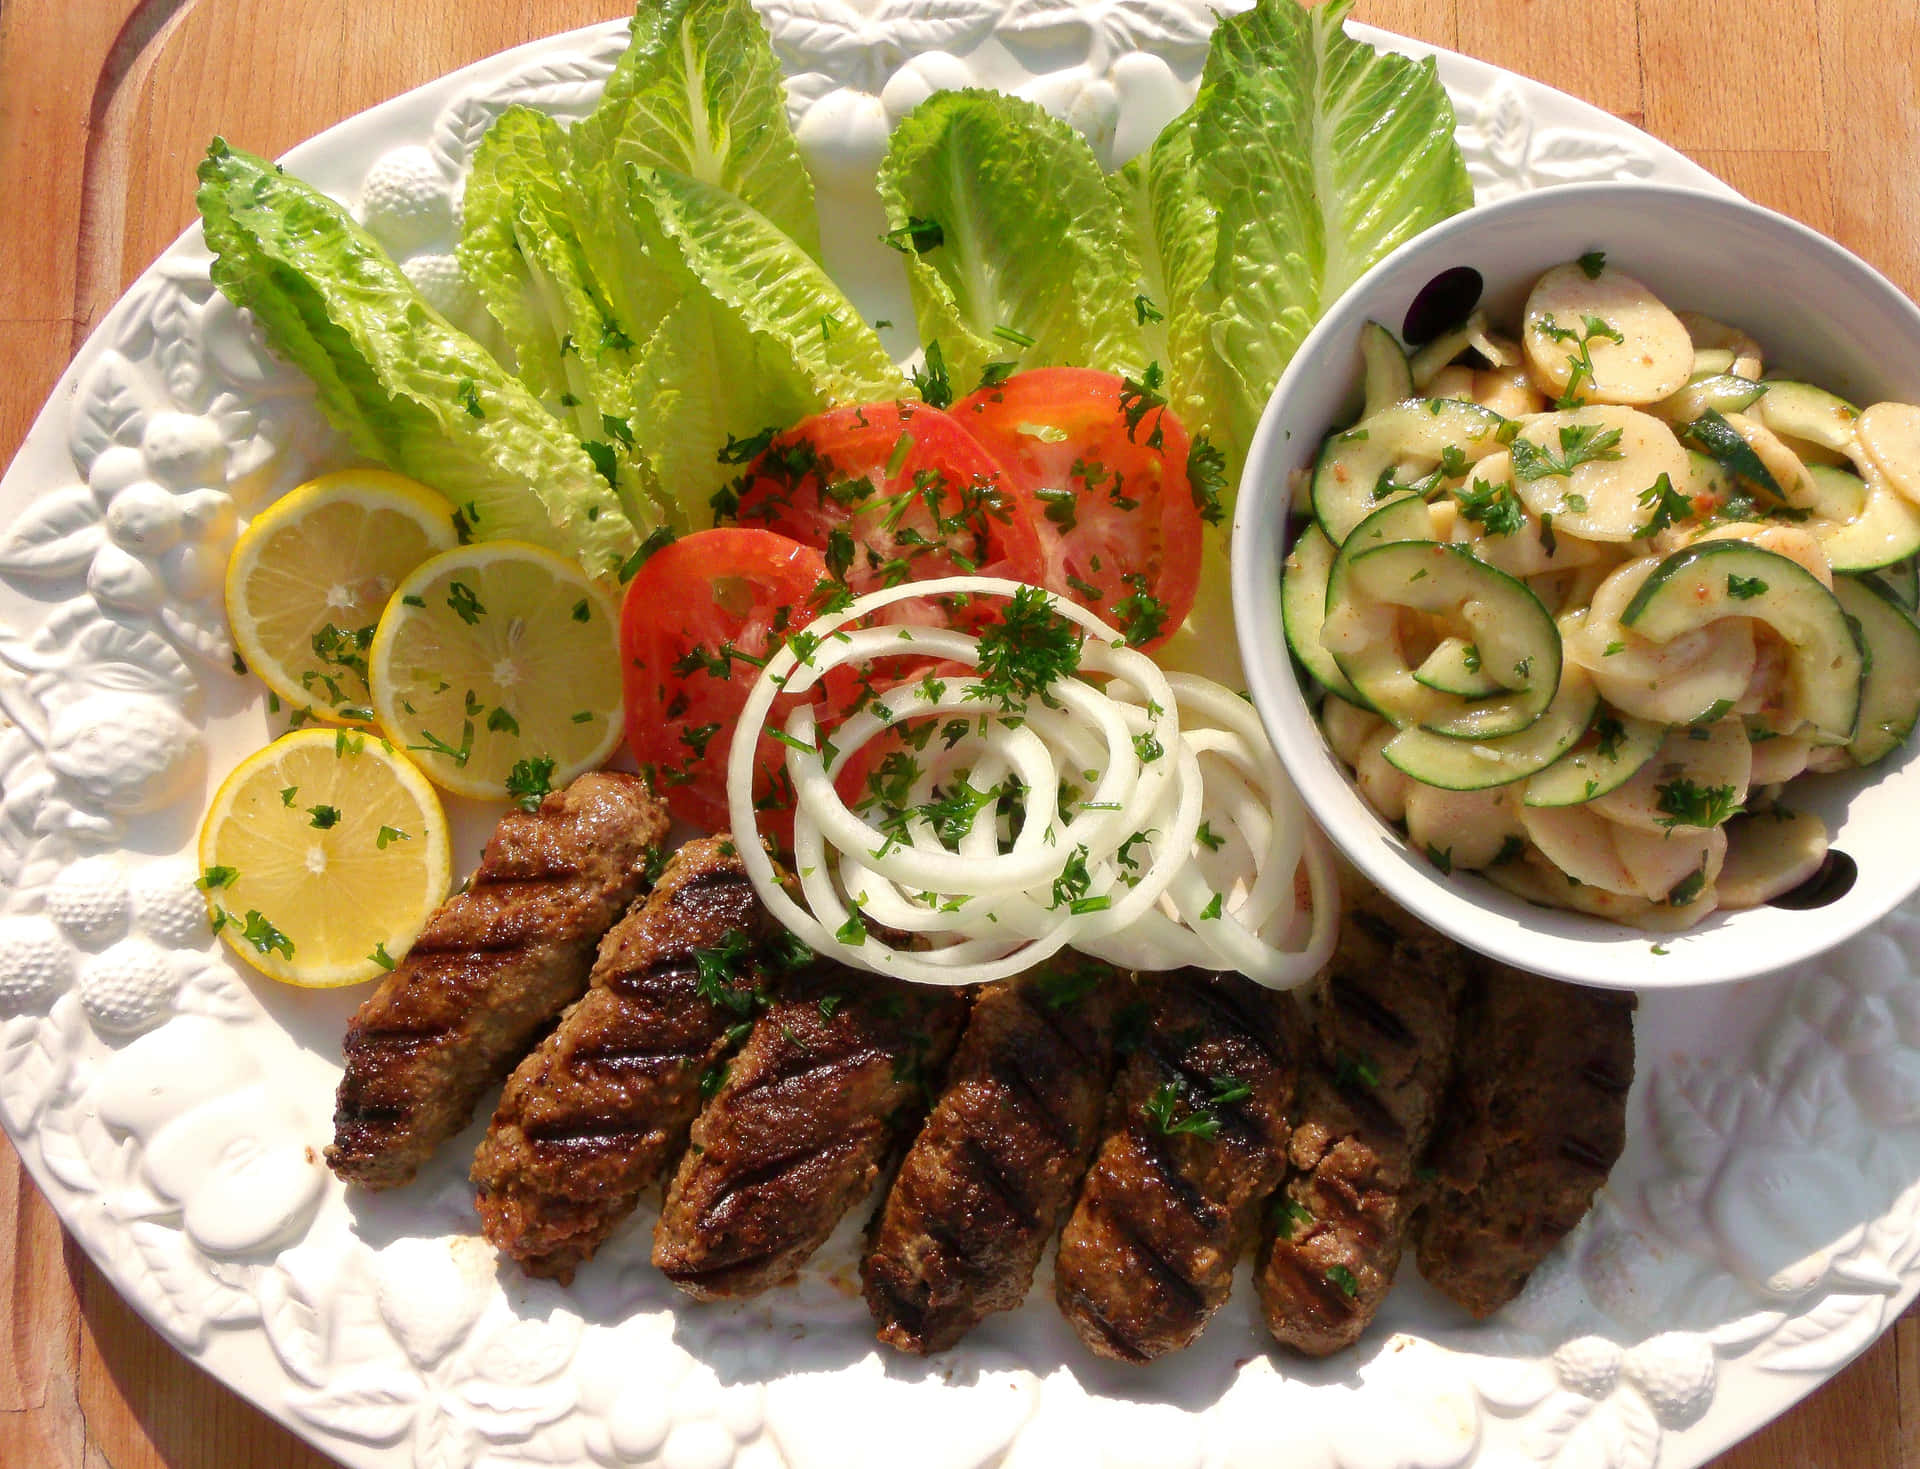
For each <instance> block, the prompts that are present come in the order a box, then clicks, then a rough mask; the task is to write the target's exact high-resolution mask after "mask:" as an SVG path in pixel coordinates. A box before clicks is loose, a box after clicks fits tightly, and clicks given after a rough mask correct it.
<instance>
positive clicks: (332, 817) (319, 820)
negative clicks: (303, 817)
mask: <svg viewBox="0 0 1920 1469" xmlns="http://www.w3.org/2000/svg"><path fill="white" fill-rule="evenodd" d="M307 817H308V821H307V825H308V826H311V827H314V828H316V829H317V830H320V831H329V830H331V829H332V828H334V827H336V826H338V825H339V824H340V808H339V807H338V806H309V807H307Z"/></svg>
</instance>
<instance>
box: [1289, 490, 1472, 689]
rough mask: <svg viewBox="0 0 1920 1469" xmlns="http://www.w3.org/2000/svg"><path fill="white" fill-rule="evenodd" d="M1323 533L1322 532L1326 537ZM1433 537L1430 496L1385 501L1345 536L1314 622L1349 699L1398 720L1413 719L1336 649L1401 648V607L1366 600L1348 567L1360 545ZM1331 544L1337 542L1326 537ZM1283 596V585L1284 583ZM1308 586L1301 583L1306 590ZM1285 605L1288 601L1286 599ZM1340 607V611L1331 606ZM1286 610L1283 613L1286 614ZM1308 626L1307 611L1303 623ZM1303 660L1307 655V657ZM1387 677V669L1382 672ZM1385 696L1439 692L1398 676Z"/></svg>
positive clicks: (1367, 547) (1371, 546) (1404, 496)
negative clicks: (1377, 695) (1350, 671)
mask: <svg viewBox="0 0 1920 1469" xmlns="http://www.w3.org/2000/svg"><path fill="white" fill-rule="evenodd" d="M1324 536H1325V533H1324V532H1322V537H1323V539H1324ZM1432 539H1433V512H1432V511H1431V510H1429V509H1428V508H1427V502H1426V501H1425V500H1423V499H1421V498H1420V497H1419V496H1418V495H1409V494H1400V495H1395V496H1394V497H1393V498H1392V499H1390V500H1387V501H1386V502H1385V503H1383V504H1382V505H1381V506H1380V508H1379V509H1378V510H1376V511H1374V512H1373V513H1372V514H1371V515H1369V516H1368V517H1367V518H1366V519H1365V520H1363V521H1361V522H1360V524H1358V525H1356V526H1355V527H1354V528H1353V531H1352V533H1351V534H1350V535H1348V537H1347V539H1346V541H1345V542H1344V543H1343V544H1342V545H1341V546H1339V547H1338V548H1337V549H1336V550H1335V551H1334V554H1333V561H1332V564H1331V565H1330V566H1329V567H1328V568H1327V576H1326V591H1325V595H1324V597H1323V598H1322V601H1321V606H1320V617H1319V621H1318V622H1316V623H1315V624H1314V627H1315V629H1316V631H1317V641H1318V643H1319V645H1320V649H1321V651H1322V652H1323V653H1324V654H1325V656H1326V657H1327V659H1328V660H1329V661H1330V662H1332V663H1333V667H1334V671H1335V672H1336V673H1338V674H1339V675H1340V677H1341V679H1342V681H1343V682H1345V683H1346V685H1347V687H1348V688H1349V689H1352V690H1353V692H1352V693H1351V694H1347V695H1344V696H1343V697H1345V698H1346V699H1347V700H1348V701H1349V702H1350V703H1354V704H1358V705H1360V706H1362V707H1363V708H1367V709H1372V710H1373V711H1374V712H1375V713H1377V714H1379V715H1380V717H1381V718H1383V719H1388V720H1391V721H1392V722H1393V723H1394V724H1395V726H1396V727H1397V726H1399V725H1401V724H1404V723H1408V722H1410V721H1411V716H1410V715H1409V714H1406V713H1402V714H1400V715H1397V716H1396V715H1395V714H1394V713H1392V712H1391V711H1390V708H1389V707H1388V706H1387V705H1381V704H1377V703H1376V702H1375V700H1374V698H1373V697H1372V696H1370V695H1368V694H1366V693H1363V692H1362V691H1361V690H1360V689H1358V688H1356V687H1355V686H1354V684H1353V681H1352V679H1351V678H1349V677H1348V676H1347V674H1346V672H1345V670H1344V669H1342V667H1341V665H1340V661H1339V658H1338V656H1337V655H1336V653H1335V645H1336V644H1343V645H1344V644H1351V645H1352V646H1354V647H1356V648H1372V647H1381V648H1387V649H1393V650H1397V649H1398V647H1399V633H1398V620H1399V614H1398V612H1397V610H1396V609H1395V608H1394V607H1392V606H1389V605H1387V604H1384V603H1367V602H1364V601H1363V600H1362V599H1360V598H1358V597H1356V596H1355V595H1354V594H1353V593H1352V591H1351V590H1350V589H1349V588H1348V586H1347V578H1348V574H1349V568H1350V567H1351V566H1352V564H1353V558H1354V557H1355V556H1357V555H1359V554H1360V553H1361V552H1362V551H1367V550H1372V549H1374V548H1375V547H1378V546H1386V545H1393V544H1397V543H1399V542H1402V541H1431V540H1432ZM1327 544H1328V545H1329V546H1331V545H1332V544H1333V543H1332V542H1331V541H1327ZM1281 590H1282V593H1283V596H1284V593H1285V587H1284V585H1283V586H1282V588H1281ZM1306 590H1307V588H1306V587H1305V586H1303V587H1302V588H1301V591H1302V592H1303V593H1304V592H1305V591H1306ZM1283 606H1284V603H1283ZM1336 607H1337V608H1339V609H1340V610H1339V611H1338V612H1337V613H1336V612H1334V610H1333V609H1335V608H1336ZM1329 614H1332V623H1333V626H1332V629H1331V634H1329V629H1328V626H1327V623H1328V619H1329ZM1283 615H1284V614H1283ZM1305 626H1306V618H1305V615H1304V612H1303V613H1302V616H1301V627H1302V628H1303V629H1304V628H1305ZM1303 661H1304V660H1303ZM1382 678H1383V680H1384V678H1385V674H1383V675H1382ZM1387 697H1388V698H1389V699H1390V700H1392V701H1393V702H1395V703H1397V704H1399V705H1404V706H1406V707H1407V708H1408V709H1413V708H1425V707H1427V706H1428V705H1430V704H1432V703H1434V702H1436V701H1437V699H1438V696H1437V695H1433V694H1431V693H1430V692H1428V691H1427V690H1424V689H1421V688H1420V687H1419V686H1418V685H1415V684H1411V683H1410V682H1408V681H1407V680H1396V681H1395V682H1394V685H1393V687H1392V689H1391V690H1390V691H1388V692H1387Z"/></svg>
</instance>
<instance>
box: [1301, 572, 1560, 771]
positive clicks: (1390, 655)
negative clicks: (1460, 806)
mask: <svg viewBox="0 0 1920 1469" xmlns="http://www.w3.org/2000/svg"><path fill="white" fill-rule="evenodd" d="M1329 596H1330V600H1329V602H1328V606H1327V621H1326V624H1325V629H1326V630H1325V634H1324V636H1325V640H1326V643H1327V651H1328V652H1330V653H1332V654H1333V656H1334V661H1335V662H1337V663H1338V664H1339V665H1340V669H1341V671H1342V672H1343V673H1345V674H1346V675H1347V677H1348V678H1349V679H1350V680H1351V681H1352V683H1353V686H1354V687H1355V688H1356V689H1358V690H1359V691H1360V692H1361V693H1362V694H1363V695H1364V696H1365V697H1366V699H1367V701H1368V702H1369V703H1370V704H1372V705H1373V706H1374V708H1376V709H1378V710H1380V712H1381V713H1383V714H1384V715H1386V717H1387V718H1388V719H1389V720H1391V721H1392V722H1393V723H1394V724H1395V725H1397V726H1399V727H1400V728H1403V729H1404V728H1405V727H1406V726H1407V725H1409V724H1418V725H1419V726H1420V727H1421V728H1423V729H1426V730H1429V731H1431V732H1432V733H1434V734H1439V735H1448V736H1451V737H1452V738H1455V739H1469V740H1487V739H1497V738H1499V737H1501V736H1504V735H1510V734H1517V733H1518V732H1519V731H1521V730H1523V729H1525V728H1526V727H1527V726H1528V725H1530V724H1532V723H1533V722H1534V721H1535V720H1537V719H1538V718H1539V717H1540V715H1541V713H1542V711H1543V710H1545V709H1546V707H1547V705H1548V703H1549V702H1550V701H1551V700H1552V698H1553V692H1554V690H1555V689H1556V688H1558V687H1559V684H1560V630H1559V629H1558V628H1557V627H1555V626H1554V622H1553V618H1552V617H1551V616H1550V615H1548V612H1547V609H1546V608H1545V607H1542V606H1541V605H1540V599H1539V598H1537V597H1536V596H1534V594H1533V593H1532V592H1531V591H1529V590H1528V589H1527V586H1526V583H1524V582H1522V581H1518V580H1516V579H1515V578H1513V577H1510V576H1508V575H1507V574H1506V573H1505V572H1504V571H1495V570H1494V569H1493V568H1492V567H1491V566H1488V565H1487V564H1486V563H1485V562H1484V561H1481V560H1480V559H1479V558H1477V557H1476V556H1474V554H1473V553H1472V552H1471V551H1470V550H1468V549H1467V548H1466V547H1465V546H1458V545H1454V544H1453V543H1451V542H1441V541H1399V542H1395V543H1393V544H1390V545H1385V546H1376V547H1374V548H1373V549H1371V550H1368V551H1362V552H1361V553H1360V554H1359V555H1357V556H1355V557H1353V558H1352V560H1351V561H1350V562H1349V563H1348V565H1347V570H1346V575H1345V577H1344V578H1343V579H1342V582H1341V585H1340V586H1339V587H1337V588H1334V589H1331V590H1330V593H1329ZM1343 597H1344V598H1349V599H1351V603H1350V604H1347V605H1343V603H1342V601H1341V598H1343ZM1381 607H1387V608H1392V607H1410V608H1413V609H1415V610H1416V611H1420V612H1427V613H1431V614H1434V615H1438V616H1445V617H1450V618H1459V619H1462V620H1464V621H1465V622H1466V624H1467V626H1468V627H1469V628H1471V629H1472V630H1473V635H1474V642H1475V644H1476V645H1477V646H1478V647H1479V649H1480V653H1481V658H1482V661H1483V663H1484V665H1485V666H1486V668H1487V670H1488V671H1489V672H1490V673H1492V674H1493V676H1494V677H1495V679H1496V680H1497V681H1498V682H1499V684H1500V686H1501V692H1500V693H1499V694H1496V695H1495V696H1493V697H1491V698H1485V699H1475V700H1464V699H1458V698H1455V697H1453V696H1451V695H1446V694H1438V693H1435V692H1434V691H1433V690H1432V689H1422V688H1421V687H1420V685H1419V684H1418V683H1417V682H1416V681H1415V680H1414V677H1413V670H1412V669H1410V668H1408V666H1407V663H1406V659H1405V657H1404V655H1403V654H1402V653H1401V651H1400V647H1399V641H1398V639H1397V638H1394V637H1391V636H1386V637H1382V636H1379V635H1378V632H1377V630H1376V627H1375V624H1374V623H1373V622H1372V621H1371V620H1369V621H1368V622H1367V623H1366V635H1365V636H1353V637H1348V636H1346V635H1345V628H1346V627H1348V626H1352V627H1354V628H1356V629H1357V628H1359V627H1360V626H1361V621H1360V619H1361V618H1368V617H1369V615H1370V614H1371V613H1372V612H1373V611H1374V609H1377V608H1381ZM1351 614H1358V617H1354V618H1353V620H1352V621H1351V622H1349V617H1350V615H1351ZM1337 624H1338V627H1337Z"/></svg>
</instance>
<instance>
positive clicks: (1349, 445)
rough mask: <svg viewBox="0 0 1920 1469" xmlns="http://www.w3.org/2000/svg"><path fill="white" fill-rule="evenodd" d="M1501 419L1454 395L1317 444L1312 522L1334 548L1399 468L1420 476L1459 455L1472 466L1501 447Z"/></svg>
mask: <svg viewBox="0 0 1920 1469" xmlns="http://www.w3.org/2000/svg"><path fill="white" fill-rule="evenodd" d="M1505 422H1506V420H1505V419H1504V418H1502V417H1501V416H1500V415H1499V414H1497V413H1495V412H1493V411H1492V410H1491V409H1488V408H1480V407H1477V406H1475V405H1474V404H1472V403H1462V402H1460V401H1459V400H1458V399H1454V398H1427V399H1417V400H1415V401H1413V402H1411V403H1398V404H1395V405H1394V406H1393V407H1391V408H1386V409H1383V410H1381V411H1380V412H1379V413H1376V414H1374V415H1372V416H1371V417H1369V418H1366V419H1363V420H1362V421H1361V422H1359V423H1357V424H1355V425H1354V426H1353V427H1352V428H1350V429H1348V430H1346V431H1345V432H1344V433H1337V434H1332V435H1330V436H1329V437H1328V439H1327V442H1326V443H1325V444H1324V445H1322V446H1321V449H1320V458H1319V461H1318V463H1316V464H1315V465H1314V469H1313V518H1314V519H1315V520H1317V521H1319V522H1320V528H1321V529H1322V530H1323V531H1325V532H1326V533H1327V539H1328V540H1330V541H1332V542H1333V543H1334V544H1335V545H1336V546H1337V545H1339V544H1340V543H1341V542H1342V541H1344V540H1345V539H1346V538H1347V535H1348V533H1349V532H1350V531H1352V529H1353V528H1354V527H1355V526H1356V525H1358V524H1359V523H1360V522H1361V521H1363V520H1365V519H1366V518H1367V516H1368V515H1369V514H1371V513H1372V512H1373V511H1374V510H1375V509H1376V508H1377V507H1378V506H1379V505H1380V503H1381V499H1382V498H1383V497H1381V496H1379V495H1378V494H1377V493H1376V492H1377V491H1378V490H1379V489H1380V488H1381V486H1382V485H1383V484H1391V483H1396V482H1398V483H1400V484H1402V485H1403V486H1404V484H1405V483H1406V481H1405V480H1400V481H1396V480H1395V478H1394V476H1395V472H1396V471H1402V472H1404V473H1405V474H1407V476H1408V477H1409V478H1412V479H1419V478H1422V477H1424V476H1426V475H1427V474H1429V473H1430V472H1432V471H1433V470H1435V469H1437V468H1439V466H1440V458H1441V455H1442V454H1443V453H1444V452H1445V451H1446V450H1448V449H1453V450H1456V451H1458V452H1459V453H1460V454H1461V455H1462V456H1464V460H1465V462H1466V463H1468V464H1477V463H1479V462H1480V461H1481V460H1482V459H1484V458H1486V457H1487V455H1489V454H1491V453H1493V451H1494V450H1496V449H1498V448H1500V447H1501V445H1500V441H1499V439H1498V437H1496V436H1497V435H1498V433H1499V431H1500V427H1501V425H1502V424H1504V423H1505Z"/></svg>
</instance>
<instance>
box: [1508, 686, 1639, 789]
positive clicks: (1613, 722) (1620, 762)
mask: <svg viewBox="0 0 1920 1469" xmlns="http://www.w3.org/2000/svg"><path fill="white" fill-rule="evenodd" d="M1665 735H1666V730H1665V729H1664V728H1663V727H1662V726H1660V725H1658V724H1655V723H1654V722H1653V721H1652V720H1650V719H1635V718H1634V717H1633V716H1632V715H1631V714H1618V713H1615V712H1614V711H1613V710H1611V709H1602V710H1601V711H1600V713H1599V715H1598V717H1596V718H1595V719H1594V721H1593V727H1592V728H1591V729H1589V730H1588V731H1587V735H1586V738H1585V739H1583V740H1581V741H1580V743H1579V744H1577V745H1575V746H1574V747H1573V748H1572V749H1571V750H1569V751H1567V753H1566V754H1564V755H1562V756H1561V757H1560V758H1559V759H1558V760H1556V761H1554V762H1553V764H1551V765H1549V766H1548V767H1547V768H1546V769H1545V770H1543V771H1541V772H1540V773H1539V774H1538V775H1536V776H1534V777H1533V779H1531V780H1529V781H1528V782H1527V789H1526V794H1525V795H1524V796H1522V797H1521V799H1522V800H1523V801H1524V802H1525V803H1526V804H1527V805H1529V806H1578V805H1581V804H1583V803H1584V802H1587V801H1591V800H1593V799H1594V797H1596V796H1604V795H1606V794H1607V792H1609V791H1611V790H1615V789H1617V788H1618V787H1620V786H1623V785H1625V784H1626V783H1627V782H1628V781H1630V780H1632V779H1633V777H1634V776H1635V775H1636V774H1638V773H1639V770H1640V767H1641V766H1643V765H1645V764H1646V763H1647V762H1648V761H1649V760H1651V759H1652V758H1653V755H1654V751H1656V750H1658V749H1659V748H1660V741H1661V740H1662V739H1663V738H1664V737H1665Z"/></svg>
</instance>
